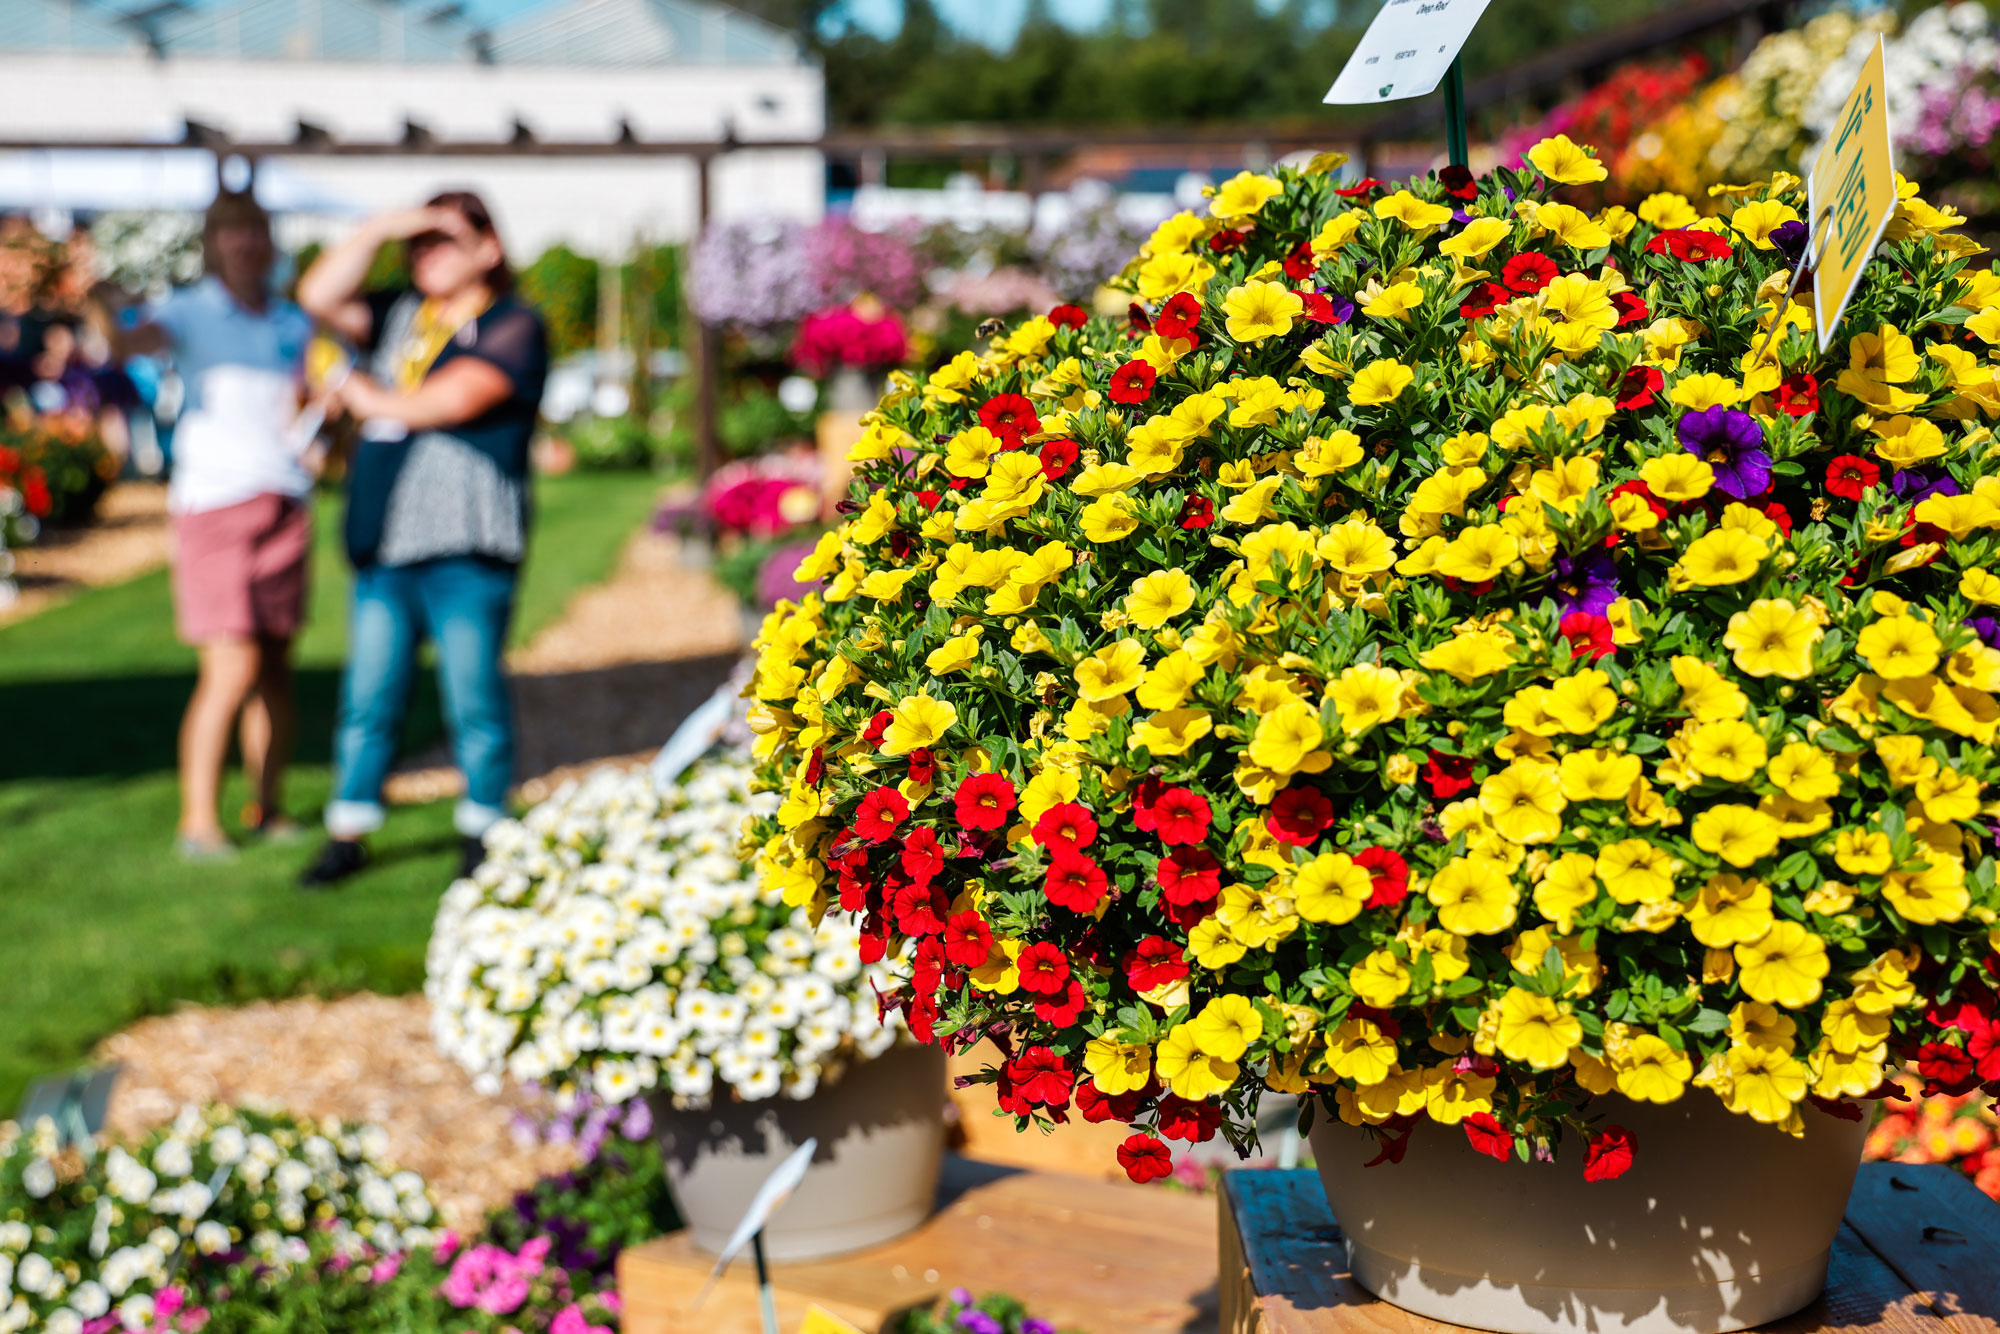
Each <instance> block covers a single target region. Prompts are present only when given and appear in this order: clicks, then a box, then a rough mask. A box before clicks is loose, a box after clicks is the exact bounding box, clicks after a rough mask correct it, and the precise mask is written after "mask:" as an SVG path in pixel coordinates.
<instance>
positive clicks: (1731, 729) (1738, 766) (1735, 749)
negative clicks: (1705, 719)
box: [1688, 719, 1769, 783]
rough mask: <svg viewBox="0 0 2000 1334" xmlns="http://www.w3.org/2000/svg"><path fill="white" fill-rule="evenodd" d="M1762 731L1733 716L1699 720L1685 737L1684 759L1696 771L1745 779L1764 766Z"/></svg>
mask: <svg viewBox="0 0 2000 1334" xmlns="http://www.w3.org/2000/svg"><path fill="white" fill-rule="evenodd" d="M1768 758H1769V751H1768V750H1767V749H1766V747H1765V745H1764V734H1763V733H1762V732H1759V731H1758V730H1757V729H1756V728H1754V727H1752V726H1751V725H1750V724H1749V723H1746V722H1742V721H1740V720H1737V719H1728V720H1725V721H1721V722H1713V723H1702V724H1700V725H1699V726H1697V727H1696V728H1695V729H1694V734H1693V736H1691V737H1689V738H1688V763H1689V764H1691V765H1692V766H1693V767H1694V770H1695V772H1696V773H1699V774H1703V775H1705V776H1707V777H1709V778H1720V779H1721V780H1722V781H1723V782H1725V783H1747V782H1749V781H1750V779H1751V778H1752V777H1754V776H1755V775H1756V773H1757V771H1758V770H1759V769H1761V768H1763V767H1764V761H1765V760H1766V759H1768Z"/></svg>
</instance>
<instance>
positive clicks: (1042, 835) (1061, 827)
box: [1035, 801, 1097, 850]
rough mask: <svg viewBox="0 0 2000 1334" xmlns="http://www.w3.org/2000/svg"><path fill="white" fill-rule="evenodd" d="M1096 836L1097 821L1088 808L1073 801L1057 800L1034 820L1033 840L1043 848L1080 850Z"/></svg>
mask: <svg viewBox="0 0 2000 1334" xmlns="http://www.w3.org/2000/svg"><path fill="white" fill-rule="evenodd" d="M1096 837H1097V821H1096V820H1093V819H1092V818H1091V816H1090V808H1089V807H1087V806H1082V805H1079V804H1077V803H1076V802H1074V801H1063V802H1058V803H1057V804H1055V805H1054V806H1051V807H1049V808H1048V809H1047V810H1045V811H1043V812H1042V818H1041V819H1039V820H1037V821H1035V842H1037V843H1039V844H1041V845H1042V846H1043V847H1045V848H1051V849H1053V848H1075V849H1078V850H1081V849H1083V848H1087V847H1089V846H1090V844H1091V840H1093V839H1095V838H1096Z"/></svg>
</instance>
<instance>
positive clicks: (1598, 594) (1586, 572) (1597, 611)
mask: <svg viewBox="0 0 2000 1334" xmlns="http://www.w3.org/2000/svg"><path fill="white" fill-rule="evenodd" d="M1551 591H1553V592H1554V594H1555V599H1556V605H1557V606H1558V607H1560V608H1561V609H1562V614H1563V615H1565V616H1570V615H1574V614H1575V613H1577V612H1586V613H1588V614H1589V615H1592V616H1602V615H1603V614H1604V612H1605V609H1606V608H1607V607H1609V606H1610V605H1611V604H1612V603H1614V602H1616V601H1617V600H1618V566H1617V565H1616V564H1615V563H1613V561H1612V559H1611V553H1610V552H1608V551H1592V552H1589V553H1588V554H1585V555H1581V556H1558V557H1556V578H1555V584H1554V587H1553V589H1552V590H1551Z"/></svg>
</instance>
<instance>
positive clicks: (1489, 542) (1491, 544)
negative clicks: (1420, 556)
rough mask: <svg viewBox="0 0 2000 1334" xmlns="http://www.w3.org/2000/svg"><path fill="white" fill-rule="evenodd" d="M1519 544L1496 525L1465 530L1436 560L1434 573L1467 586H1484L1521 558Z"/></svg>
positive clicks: (1512, 536) (1511, 535)
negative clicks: (1462, 582) (1460, 581)
mask: <svg viewBox="0 0 2000 1334" xmlns="http://www.w3.org/2000/svg"><path fill="white" fill-rule="evenodd" d="M1520 555H1521V544H1520V543H1519V542H1517V541H1515V540H1514V535H1513V534H1512V533H1510V532H1508V531H1507V530H1506V529H1505V528H1502V527H1500V526H1499V525H1498V524H1489V525H1486V526H1484V527H1480V528H1468V529H1467V530H1466V531H1465V532H1463V533H1460V534H1459V535H1458V536H1457V537H1455V538H1453V539H1452V541H1451V544H1450V545H1449V546H1447V547H1446V548H1445V549H1444V552H1443V554H1442V555H1440V556H1439V557H1438V562H1437V571H1438V573H1439V574H1444V575H1449V576H1451V577H1452V578H1453V579H1462V580H1464V581H1465V582H1466V583H1469V584H1478V583H1484V582H1485V581H1486V580H1488V579H1491V578H1493V577H1494V576H1495V575H1497V574H1499V573H1500V572H1501V571H1502V570H1504V569H1506V568H1507V567H1508V566H1509V565H1511V564H1512V563H1513V562H1514V561H1516V560H1517V559H1519V558H1520Z"/></svg>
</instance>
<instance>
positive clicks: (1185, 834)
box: [1153, 787, 1213, 843]
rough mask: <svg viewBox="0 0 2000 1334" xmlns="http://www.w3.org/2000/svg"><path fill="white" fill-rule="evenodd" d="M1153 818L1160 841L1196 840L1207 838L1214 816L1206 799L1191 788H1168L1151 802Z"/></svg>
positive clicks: (1182, 841) (1196, 841)
mask: <svg viewBox="0 0 2000 1334" xmlns="http://www.w3.org/2000/svg"><path fill="white" fill-rule="evenodd" d="M1153 819H1154V821H1155V823H1156V824H1157V825H1158V826H1159V830H1158V832H1159V835H1160V842H1162V843H1199V842H1201V841H1202V840H1203V839H1205V838H1207V837H1208V826H1209V822H1210V821H1211V819H1213V816H1212V815H1211V814H1210V812H1209V809H1208V798H1207V797H1204V796H1202V795H1201V794H1200V793H1199V792H1196V791H1195V790H1194V789H1192V788H1185V787H1174V788H1168V789H1167V790H1166V791H1165V792H1162V793H1161V794H1160V799H1159V800H1158V801H1156V802H1154V803H1153Z"/></svg>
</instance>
